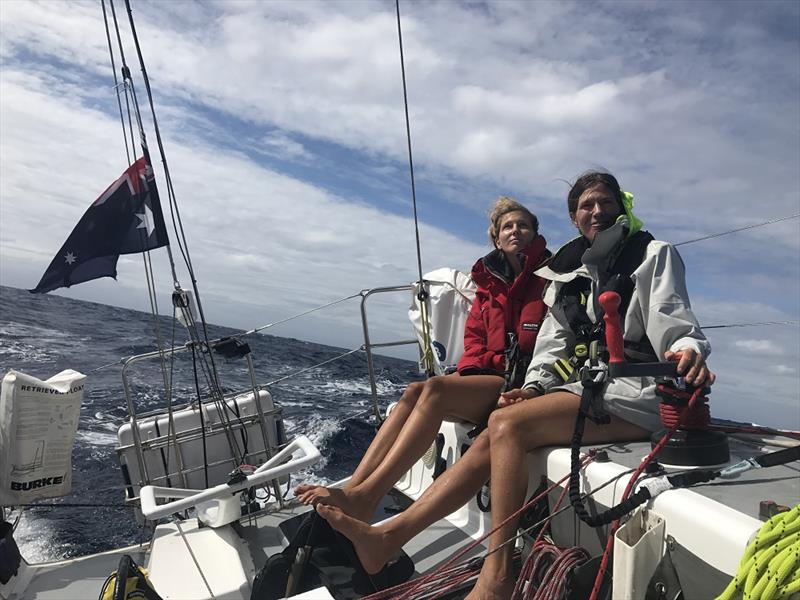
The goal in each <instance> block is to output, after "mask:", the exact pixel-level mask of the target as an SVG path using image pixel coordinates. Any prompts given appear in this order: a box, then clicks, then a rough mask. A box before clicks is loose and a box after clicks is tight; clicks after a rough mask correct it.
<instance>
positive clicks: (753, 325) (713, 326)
mask: <svg viewBox="0 0 800 600" xmlns="http://www.w3.org/2000/svg"><path fill="white" fill-rule="evenodd" d="M798 324H800V320H798V319H791V320H788V321H761V322H758V323H728V324H726V325H701V326H700V328H701V329H703V330H706V329H725V328H728V327H760V326H762V325H798Z"/></svg>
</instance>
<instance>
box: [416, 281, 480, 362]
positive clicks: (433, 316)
mask: <svg viewBox="0 0 800 600" xmlns="http://www.w3.org/2000/svg"><path fill="white" fill-rule="evenodd" d="M423 279H424V281H425V283H426V289H427V292H428V311H429V313H428V314H429V318H428V320H429V325H430V328H429V332H430V347H431V351H432V352H433V357H434V361H433V362H434V372H435V373H436V375H443V374H444V373H446V372H447V371H448V369H452V368H453V367H455V366H456V365H457V364H458V361H459V359H460V358H461V355H462V354H464V327H465V326H466V324H467V317H468V316H469V309H470V308H471V307H472V301H473V300H474V299H475V290H477V289H478V288H477V286H476V285H475V282H474V281H472V278H471V277H470V276H469V275H467V274H466V273H462V272H461V271H457V270H456V269H449V268H441V269H436V270H435V271H431V272H430V273H426V274H425V275H424V276H423ZM413 287H414V290H413V293H414V295H413V298H412V303H411V306H410V307H409V309H408V318H409V319H410V320H411V324H412V325H413V326H414V332H415V333H416V334H417V339H418V340H419V344H420V348H424V347H425V336H424V331H423V328H422V310H421V308H420V300H419V291H420V290H419V282H415V283H414V284H413Z"/></svg>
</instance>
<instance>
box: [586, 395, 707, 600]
mask: <svg viewBox="0 0 800 600" xmlns="http://www.w3.org/2000/svg"><path fill="white" fill-rule="evenodd" d="M702 391H703V390H702V388H697V389H696V390H695V391H694V393H693V394H692V396H691V398H690V399H689V404H688V405H687V407H686V408H687V410H686V411H684V414H686V415H690V414H691V411H692V410H693V409H694V407H695V405H696V404H697V402H698V399H699V398H700V392H702ZM679 426H681V422H680V420H678V422H677V423H676V424H675V425H674V426H673V427H671V428H670V429H669V431H667V432H666V433H665V434H664V436H663V437H662V438H661V439H660V440H659V442H658V444H656V445H655V447H654V448H653V449H652V451H651V452H650V454H648V455H647V457H646V458H645V459H644V460H643V461H642V462H641V464H640V465H639V467H638V468H637V469H636V471H634V473H633V475H631V478H630V479H629V480H628V485H627V486H625V491H624V492H623V494H622V501H623V502H624V501H625V500H626V499H627V498H628V496H629V495H630V493H631V490H632V489H633V486H634V485H635V484H636V480H637V479H639V475H641V474H642V473H643V472H644V470H645V469H646V468H647V465H648V464H650V461H652V460H653V458H654V457H655V456H656V454H658V453H659V452H660V451H661V448H663V447H664V444H666V443H667V441H668V440H669V438H670V437H671V436H672V434H673V433H675V430H676V429H678V427H679ZM618 528H619V520H616V521H614V522H613V523H611V526H610V527H609V530H608V541H607V542H606V548H605V551H604V552H603V558H602V560H601V561H600V568H599V569H598V571H597V577H595V580H594V586H593V587H592V595H591V596H589V600H597V596H598V594H599V593H600V586H601V585H602V584H603V575H604V574H605V571H606V567H607V566H608V559H609V558H611V552H612V551H613V548H614V533H616V531H617V529H618Z"/></svg>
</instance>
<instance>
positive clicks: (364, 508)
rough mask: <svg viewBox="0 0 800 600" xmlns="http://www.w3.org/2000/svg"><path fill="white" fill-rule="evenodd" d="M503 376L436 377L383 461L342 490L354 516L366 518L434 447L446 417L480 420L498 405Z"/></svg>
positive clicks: (347, 510)
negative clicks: (396, 483)
mask: <svg viewBox="0 0 800 600" xmlns="http://www.w3.org/2000/svg"><path fill="white" fill-rule="evenodd" d="M502 385H503V379H502V378H501V377H497V376H494V375H474V376H470V377H433V378H431V379H429V380H428V381H426V382H425V387H424V388H423V390H422V394H421V395H420V397H419V400H418V401H417V405H416V406H415V407H414V410H413V411H412V412H411V415H410V416H409V417H408V420H407V421H406V423H405V425H403V428H402V430H401V431H400V434H399V435H398V436H397V440H396V441H395V443H394V445H393V446H392V447H391V448H390V449H389V452H388V453H387V454H386V456H385V458H384V460H383V462H381V463H380V465H379V466H378V468H376V469H375V471H374V472H373V473H372V474H371V475H370V476H369V477H367V478H366V479H365V480H364V481H363V482H361V483H359V484H357V485H354V486H352V487H350V488H349V489H346V490H342V492H343V494H344V495H345V497H346V504H345V503H344V502H343V503H340V504H339V506H340V508H342V509H343V510H344V511H345V512H346V513H347V514H349V515H350V516H353V517H356V518H360V519H361V520H366V519H367V518H369V516H371V515H372V513H373V511H374V510H375V507H376V506H377V504H378V502H379V501H380V499H381V498H382V497H383V496H384V494H386V492H388V491H389V490H390V489H391V487H392V485H394V484H395V482H397V480H398V479H399V478H400V477H401V476H402V475H403V473H405V472H406V471H407V470H408V469H409V468H410V467H411V465H413V464H414V463H415V462H416V461H417V459H419V457H420V456H422V455H423V453H424V452H425V451H426V450H427V449H428V448H429V447H430V445H431V443H432V442H433V440H434V438H435V437H436V433H437V431H438V430H439V426H440V425H441V424H442V420H443V419H444V418H445V417H456V418H459V419H463V420H466V421H470V422H472V423H480V422H481V421H483V420H484V419H486V417H487V416H488V414H489V412H490V411H491V409H492V408H493V407H494V406H495V405H496V403H497V398H498V395H499V392H500V389H501V387H502Z"/></svg>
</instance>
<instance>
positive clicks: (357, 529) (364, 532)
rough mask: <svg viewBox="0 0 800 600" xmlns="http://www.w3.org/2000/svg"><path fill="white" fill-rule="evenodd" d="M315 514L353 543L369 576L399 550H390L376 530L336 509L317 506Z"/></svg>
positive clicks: (323, 505) (322, 505)
mask: <svg viewBox="0 0 800 600" xmlns="http://www.w3.org/2000/svg"><path fill="white" fill-rule="evenodd" d="M317 514H318V515H319V516H321V517H322V518H323V519H325V520H326V521H327V522H328V523H330V525H331V527H333V528H334V529H335V530H336V531H338V532H339V533H341V534H342V535H344V536H345V537H346V538H347V539H349V540H350V541H351V542H353V547H354V548H355V550H356V555H357V556H358V560H359V561H361V566H362V567H364V570H365V571H366V572H367V573H369V574H370V575H374V574H375V573H377V572H378V571H380V570H381V569H382V568H383V566H384V565H385V564H386V562H387V561H388V560H389V559H390V558H391V557H392V556H394V555H395V553H396V552H397V551H398V550H399V548H390V544H388V543H387V542H386V539H385V537H384V536H383V534H382V533H380V532H379V531H378V530H377V528H375V527H372V526H371V525H367V524H366V523H364V522H363V521H359V520H357V519H354V518H353V517H349V516H347V515H346V514H345V513H344V512H342V511H341V510H340V509H338V508H336V507H333V506H326V505H325V504H318V505H317Z"/></svg>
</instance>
